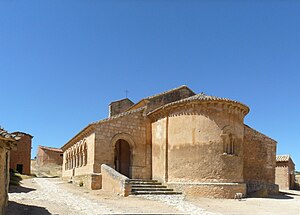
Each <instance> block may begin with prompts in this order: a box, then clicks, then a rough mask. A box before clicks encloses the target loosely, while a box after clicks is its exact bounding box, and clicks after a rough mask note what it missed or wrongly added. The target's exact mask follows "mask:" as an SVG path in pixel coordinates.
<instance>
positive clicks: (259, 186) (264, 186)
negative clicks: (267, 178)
mask: <svg viewBox="0 0 300 215" xmlns="http://www.w3.org/2000/svg"><path fill="white" fill-rule="evenodd" d="M261 191H266V192H261ZM255 192H259V193H267V194H269V195H272V194H278V192H279V186H278V185H277V184H272V183H265V182H260V181H247V193H248V194H252V193H255Z"/></svg>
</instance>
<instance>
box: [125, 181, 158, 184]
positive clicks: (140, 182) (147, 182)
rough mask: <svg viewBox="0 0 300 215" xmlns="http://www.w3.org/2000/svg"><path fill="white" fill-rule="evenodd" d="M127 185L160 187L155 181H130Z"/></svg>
mask: <svg viewBox="0 0 300 215" xmlns="http://www.w3.org/2000/svg"><path fill="white" fill-rule="evenodd" d="M129 183H130V184H132V185H136V184H147V185H161V183H160V182H157V181H130V182H129Z"/></svg>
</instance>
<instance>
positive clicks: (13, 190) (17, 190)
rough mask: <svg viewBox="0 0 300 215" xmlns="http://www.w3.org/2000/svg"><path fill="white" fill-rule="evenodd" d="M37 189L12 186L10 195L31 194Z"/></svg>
mask: <svg viewBox="0 0 300 215" xmlns="http://www.w3.org/2000/svg"><path fill="white" fill-rule="evenodd" d="M35 190H36V189H32V188H28V187H22V186H16V185H10V186H9V190H8V192H9V193H29V192H31V191H35Z"/></svg>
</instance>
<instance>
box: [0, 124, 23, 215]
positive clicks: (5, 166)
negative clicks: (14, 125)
mask: <svg viewBox="0 0 300 215" xmlns="http://www.w3.org/2000/svg"><path fill="white" fill-rule="evenodd" d="M19 139H20V138H19V137H17V136H16V135H13V134H10V133H8V132H7V131H5V130H4V129H2V128H0V172H1V174H0V214H5V207H6V205H7V200H8V185H9V158H10V152H11V150H12V149H15V148H16V144H15V141H16V140H19Z"/></svg>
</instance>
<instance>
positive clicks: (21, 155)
mask: <svg viewBox="0 0 300 215" xmlns="http://www.w3.org/2000/svg"><path fill="white" fill-rule="evenodd" d="M13 134H15V135H18V136H21V139H20V140H19V141H17V142H16V143H17V149H16V150H13V151H11V156H10V168H12V169H15V170H17V165H22V166H23V172H22V174H27V175H29V174H30V164H31V139H32V136H31V135H29V134H25V133H22V132H15V133H13Z"/></svg>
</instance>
